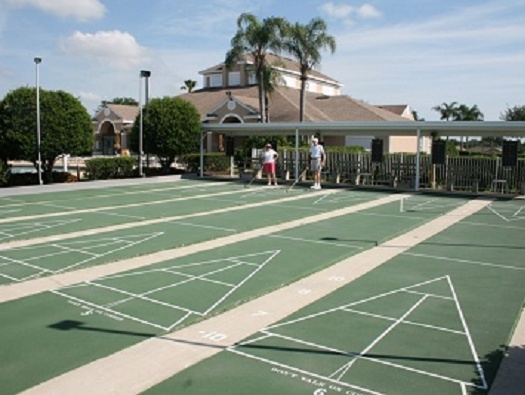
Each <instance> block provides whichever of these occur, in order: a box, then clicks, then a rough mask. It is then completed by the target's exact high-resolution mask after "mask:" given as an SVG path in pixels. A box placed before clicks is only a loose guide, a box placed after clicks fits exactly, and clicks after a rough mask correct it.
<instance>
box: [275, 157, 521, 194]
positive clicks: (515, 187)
mask: <svg viewBox="0 0 525 395" xmlns="http://www.w3.org/2000/svg"><path fill="white" fill-rule="evenodd" d="M298 154H299V162H298V174H301V173H302V171H303V170H304V169H308V168H309V163H308V153H307V152H299V153H298ZM371 159H372V157H371V154H370V153H338V152H328V153H327V158H326V164H325V168H324V170H323V176H324V178H325V179H326V180H327V181H331V182H338V183H349V184H353V185H362V184H371V185H385V186H390V187H400V188H401V187H403V188H414V187H415V180H416V155H414V154H385V155H383V161H382V162H381V163H373V162H372V160H371ZM278 169H279V175H280V177H281V178H283V179H284V178H285V177H286V178H294V175H295V169H296V158H295V151H293V150H283V151H281V152H280V158H279V165H278ZM307 177H311V175H310V172H309V171H307ZM496 181H497V182H496ZM419 186H420V188H430V189H446V190H456V191H473V192H493V191H495V189H496V188H498V191H499V192H501V191H503V192H506V193H523V189H524V186H525V160H524V159H520V160H519V161H518V166H516V167H503V166H502V164H501V158H467V157H449V158H447V160H446V163H445V164H444V165H433V164H432V158H431V156H429V155H421V156H420V161H419Z"/></svg>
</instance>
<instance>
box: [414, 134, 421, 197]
mask: <svg viewBox="0 0 525 395" xmlns="http://www.w3.org/2000/svg"><path fill="white" fill-rule="evenodd" d="M416 143H417V147H416V180H415V183H414V189H415V190H416V191H419V171H420V169H419V167H420V159H421V158H420V153H421V130H419V129H418V130H417V139H416Z"/></svg>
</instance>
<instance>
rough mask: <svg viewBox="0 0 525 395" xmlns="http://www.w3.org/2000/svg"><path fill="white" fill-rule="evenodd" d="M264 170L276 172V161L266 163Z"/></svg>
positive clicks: (267, 172)
mask: <svg viewBox="0 0 525 395" xmlns="http://www.w3.org/2000/svg"><path fill="white" fill-rule="evenodd" d="M263 171H264V172H265V173H266V174H270V173H275V162H272V163H265V164H264V165H263Z"/></svg>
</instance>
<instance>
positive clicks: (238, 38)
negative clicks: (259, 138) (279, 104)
mask: <svg viewBox="0 0 525 395" xmlns="http://www.w3.org/2000/svg"><path fill="white" fill-rule="evenodd" d="M284 26H285V22H284V19H282V18H275V17H271V18H266V19H264V20H263V21H262V22H261V21H260V20H259V19H258V18H257V17H256V16H255V15H253V14H250V13H243V14H241V15H240V16H239V18H238V19H237V32H236V33H235V36H233V38H232V40H231V46H232V47H231V49H230V50H229V51H228V52H227V53H226V60H225V65H226V67H227V68H231V67H232V66H233V65H234V64H235V62H237V61H239V60H242V59H244V57H245V56H246V54H250V55H251V56H252V58H253V68H254V71H255V76H256V79H257V85H258V87H259V110H260V113H261V122H264V121H265V114H266V109H265V108H266V106H265V100H264V98H265V95H264V77H263V72H264V68H265V67H266V65H267V61H266V53H267V51H272V52H279V51H280V50H281V46H282V40H281V32H282V29H283V27H284Z"/></svg>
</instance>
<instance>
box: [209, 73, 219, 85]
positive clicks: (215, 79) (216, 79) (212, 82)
mask: <svg viewBox="0 0 525 395" xmlns="http://www.w3.org/2000/svg"><path fill="white" fill-rule="evenodd" d="M209 87H210V88H220V87H222V74H212V75H210V85H209Z"/></svg>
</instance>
